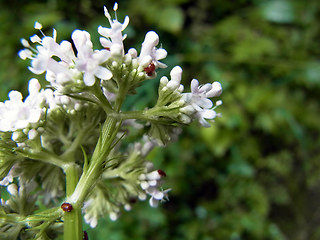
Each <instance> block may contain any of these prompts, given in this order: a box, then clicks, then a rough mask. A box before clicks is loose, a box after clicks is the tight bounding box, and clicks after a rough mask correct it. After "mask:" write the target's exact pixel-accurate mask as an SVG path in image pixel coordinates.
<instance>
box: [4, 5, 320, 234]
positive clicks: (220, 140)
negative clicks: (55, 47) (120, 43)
mask: <svg viewBox="0 0 320 240" xmlns="http://www.w3.org/2000/svg"><path fill="white" fill-rule="evenodd" d="M118 3H119V10H118V19H119V20H120V21H122V20H123V18H124V16H125V15H129V16H130V22H131V23H130V25H129V27H128V28H127V30H126V32H127V33H128V38H127V39H126V41H125V44H126V48H127V49H128V48H129V47H136V48H137V49H140V45H141V43H142V41H143V39H144V35H145V33H146V32H147V31H149V30H155V31H156V32H157V33H158V34H159V36H160V42H161V44H162V47H163V48H165V49H166V50H167V51H168V54H169V55H168V57H167V59H165V61H164V62H165V63H166V64H167V65H168V66H169V68H168V69H165V70H161V71H160V72H159V75H162V74H167V75H168V73H169V71H170V70H171V68H172V67H174V66H175V65H180V66H181V67H182V68H183V69H184V74H183V83H184V85H185V86H189V82H190V80H191V79H192V78H196V79H198V80H199V81H200V82H202V83H205V82H213V81H220V82H221V84H222V86H223V89H224V92H223V94H222V96H221V99H222V100H223V105H222V106H221V107H219V109H218V112H221V113H222V115H223V117H222V118H218V119H217V120H216V122H215V123H214V124H213V125H212V127H211V128H207V129H205V128H200V127H199V125H197V124H195V125H193V126H191V127H190V128H186V129H185V131H184V133H183V135H182V136H181V137H180V140H179V141H178V142H177V143H174V144H172V145H170V146H169V147H168V148H166V149H165V151H163V149H158V150H154V151H153V152H152V154H151V156H150V160H153V161H154V163H155V165H156V166H158V167H159V168H161V169H163V170H165V171H166V173H167V175H168V177H167V179H166V180H167V182H166V185H167V186H168V187H171V188H172V191H171V193H170V201H169V202H167V203H164V204H162V205H161V206H160V207H159V208H157V209H153V208H151V207H149V206H148V203H147V202H141V203H137V204H136V205H135V207H134V209H133V210H132V211H131V212H124V213H123V215H122V216H121V217H120V219H119V220H118V221H116V222H111V221H110V220H109V219H108V217H106V218H105V219H104V220H101V221H100V222H99V225H98V227H97V228H96V229H93V230H91V229H89V227H88V226H85V229H87V231H88V234H89V239H98V240H100V239H101V240H102V239H108V240H122V239H124V240H126V239H135V240H139V239H153V240H163V239H172V240H182V239H187V240H189V239H190V240H193V239H201V240H213V239H215V240H225V239H230V240H240V239H243V240H251V239H258V240H260V239H261V240H264V239H266V240H267V239H268V240H269V239H270V240H271V239H272V240H284V239H290V240H303V239H306V240H318V239H320V206H319V202H320V181H319V180H320V138H319V133H320V130H319V129H320V128H319V125H320V122H319V120H320V108H319V104H320V101H319V100H320V98H319V90H320V47H319V46H320V1H317V0H314V1H312V0H306V1H302V0H296V1H294V0H292V1H290V0H269V1H261V0H260V1H259V0H234V1H225V0H197V1H195V0H158V1H155V0H119V1H118ZM113 4H114V2H113V1H104V0H95V1H90V0H77V1H76V0H70V1H65V0H47V1H45V0H42V1H41V0H38V1H36V0H34V1H27V0H10V1H4V0H1V1H0V47H1V50H0V59H1V61H0V98H1V100H5V99H6V98H7V93H8V91H9V90H11V89H18V90H20V91H23V92H24V93H26V90H27V82H28V80H29V79H30V78H31V77H34V75H32V74H31V73H30V72H29V71H28V70H27V69H26V67H27V66H28V64H29V63H28V62H27V61H25V62H24V61H22V60H20V59H19V58H18V56H17V52H18V51H19V50H20V49H21V48H22V46H21V45H20V42H19V39H20V38H21V37H24V38H28V37H29V36H31V35H33V34H34V33H36V31H35V30H34V29H33V23H34V21H36V20H37V21H39V22H41V23H42V24H43V26H44V27H45V28H44V30H45V32H46V33H47V34H48V35H51V29H52V27H54V28H56V29H57V31H58V41H59V42H60V41H61V40H63V39H70V34H71V32H72V31H73V30H74V29H75V28H80V29H86V30H87V31H89V32H90V33H91V34H92V39H93V41H94V42H95V43H96V44H97V45H96V48H98V46H99V44H98V37H99V36H98V34H97V31H96V29H97V27H98V26H99V25H103V26H109V25H108V22H107V19H106V18H105V17H104V15H103V6H104V5H105V6H107V7H108V8H109V9H112V7H113ZM157 84H158V80H157V79H155V80H152V81H149V82H148V83H147V84H146V85H144V86H143V87H141V88H140V89H139V95H138V96H137V97H135V101H136V103H137V104H138V105H139V106H140V107H143V106H144V104H145V103H146V102H149V103H152V102H154V100H155V98H156V95H155V94H156V90H157Z"/></svg>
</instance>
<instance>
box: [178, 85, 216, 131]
mask: <svg viewBox="0 0 320 240" xmlns="http://www.w3.org/2000/svg"><path fill="white" fill-rule="evenodd" d="M221 92H222V87H221V84H220V83H219V82H214V83H212V84H211V83H207V84H204V85H202V86H199V82H198V80H196V79H193V80H192V81H191V92H190V93H183V94H182V99H183V100H184V101H185V103H186V106H185V107H183V108H181V109H180V111H181V112H182V113H184V114H186V115H187V116H189V117H193V118H195V119H198V120H199V123H200V124H201V125H202V126H204V127H210V124H209V123H208V122H207V121H206V119H209V120H212V119H214V118H215V117H216V116H219V115H218V114H217V113H216V112H215V110H214V109H215V108H216V107H217V106H219V105H221V104H222V101H221V100H219V101H217V102H216V104H215V106H213V103H212V101H211V100H210V99H209V98H212V97H218V96H220V94H221Z"/></svg>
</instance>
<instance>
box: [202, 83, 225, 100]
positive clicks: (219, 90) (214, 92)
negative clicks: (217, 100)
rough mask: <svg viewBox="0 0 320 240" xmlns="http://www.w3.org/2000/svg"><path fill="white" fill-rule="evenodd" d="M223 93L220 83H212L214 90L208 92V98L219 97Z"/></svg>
mask: <svg viewBox="0 0 320 240" xmlns="http://www.w3.org/2000/svg"><path fill="white" fill-rule="evenodd" d="M221 93H222V86H221V84H220V83H219V82H214V83H212V88H211V90H210V91H209V92H207V94H206V96H207V97H209V98H211V97H218V96H220V94H221Z"/></svg>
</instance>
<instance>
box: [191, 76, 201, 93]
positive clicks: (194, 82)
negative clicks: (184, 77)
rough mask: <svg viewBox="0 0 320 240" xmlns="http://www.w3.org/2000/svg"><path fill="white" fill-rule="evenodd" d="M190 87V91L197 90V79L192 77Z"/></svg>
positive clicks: (194, 91)
mask: <svg viewBox="0 0 320 240" xmlns="http://www.w3.org/2000/svg"><path fill="white" fill-rule="evenodd" d="M190 87H191V92H192V93H196V92H198V87H199V82H198V80H197V79H192V81H191V85H190Z"/></svg>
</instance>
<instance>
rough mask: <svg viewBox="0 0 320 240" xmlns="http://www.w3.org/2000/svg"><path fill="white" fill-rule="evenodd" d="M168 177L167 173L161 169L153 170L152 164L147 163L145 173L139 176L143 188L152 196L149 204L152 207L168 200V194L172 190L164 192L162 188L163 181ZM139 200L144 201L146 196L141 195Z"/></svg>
mask: <svg viewBox="0 0 320 240" xmlns="http://www.w3.org/2000/svg"><path fill="white" fill-rule="evenodd" d="M166 176H167V175H166V173H165V172H164V171H163V170H161V169H158V170H153V164H152V163H151V162H147V163H146V168H145V172H144V173H142V174H141V175H140V176H139V180H140V186H141V188H142V189H143V190H144V191H145V193H146V194H147V195H149V196H150V199H149V204H150V206H151V207H157V206H158V204H159V202H160V201H165V200H168V192H169V191H170V190H171V189H166V190H162V189H161V188H160V185H161V180H162V179H163V177H166ZM139 198H140V199H141V200H144V199H145V198H146V195H140V196H139Z"/></svg>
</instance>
